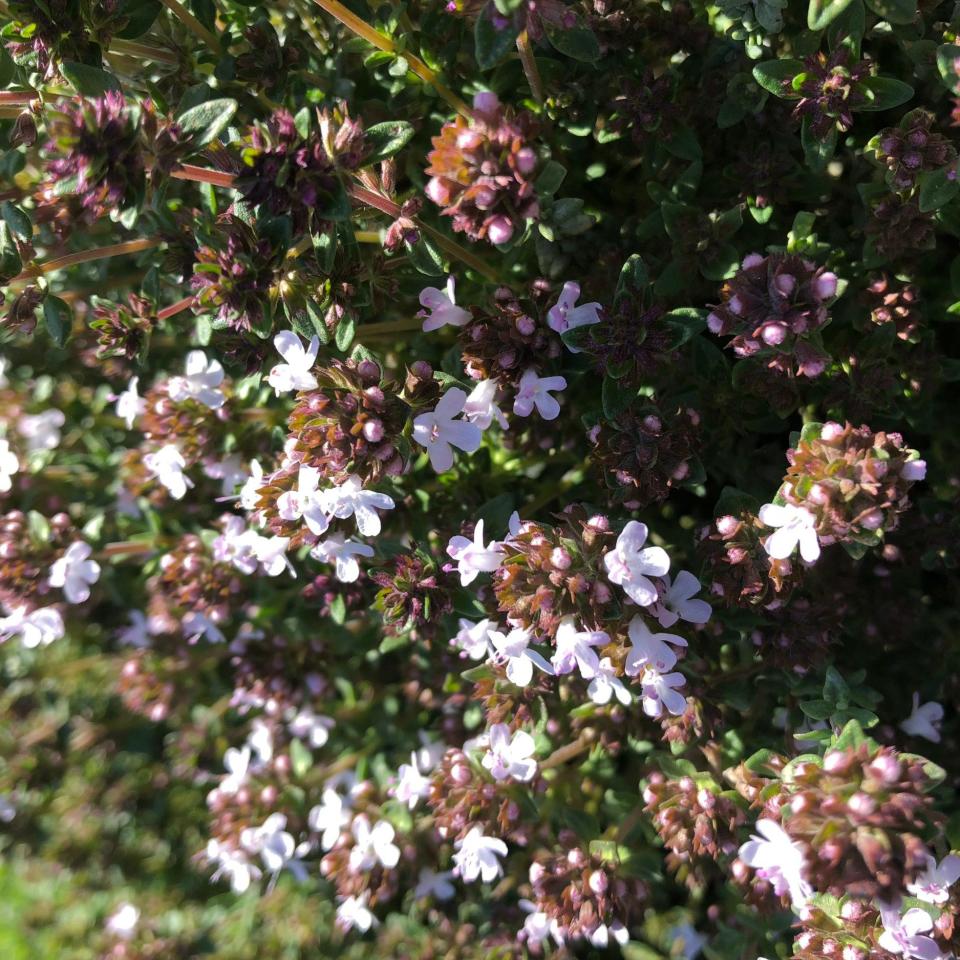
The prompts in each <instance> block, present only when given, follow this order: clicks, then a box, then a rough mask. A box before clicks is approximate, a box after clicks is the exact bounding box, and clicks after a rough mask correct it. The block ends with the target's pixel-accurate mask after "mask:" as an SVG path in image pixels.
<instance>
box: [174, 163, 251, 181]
mask: <svg viewBox="0 0 960 960" xmlns="http://www.w3.org/2000/svg"><path fill="white" fill-rule="evenodd" d="M170 176H171V177H173V179H174V180H191V181H193V182H194V183H212V184H213V185H214V186H215V187H232V186H233V184H234V180H236V177H235V176H234V175H233V174H232V173H224V172H223V171H222V170H209V169H208V168H207V167H195V166H194V165H193V164H192V163H182V164H180V166H179V167H177V169H176V170H174V171H173V172H172V173H171V174H170Z"/></svg>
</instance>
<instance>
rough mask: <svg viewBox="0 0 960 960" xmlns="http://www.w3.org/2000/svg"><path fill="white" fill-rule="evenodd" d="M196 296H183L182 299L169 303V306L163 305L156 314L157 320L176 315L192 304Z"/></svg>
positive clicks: (167, 318)
mask: <svg viewBox="0 0 960 960" xmlns="http://www.w3.org/2000/svg"><path fill="white" fill-rule="evenodd" d="M196 299H197V298H196V297H195V296H193V295H192V294H191V295H190V296H189V297H184V298H183V299H182V300H178V301H177V302H176V303H171V304H170V306H169V307H164V308H163V309H162V310H161V311H160V312H159V313H158V314H157V319H158V320H169V319H170V317H174V316H176V315H177V314H178V313H181V312H182V311H184V310H186V309H188V308H189V307H192V306H193V303H194V301H195V300H196Z"/></svg>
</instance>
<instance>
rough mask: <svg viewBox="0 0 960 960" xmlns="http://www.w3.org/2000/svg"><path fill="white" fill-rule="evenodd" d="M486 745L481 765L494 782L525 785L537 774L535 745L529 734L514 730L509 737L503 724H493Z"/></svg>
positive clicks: (508, 731)
mask: <svg viewBox="0 0 960 960" xmlns="http://www.w3.org/2000/svg"><path fill="white" fill-rule="evenodd" d="M487 743H488V749H487V753H486V754H484V757H483V760H482V763H483V766H484V767H485V769H487V770H489V771H490V775H491V776H492V777H493V779H494V780H507V779H513V780H519V781H520V782H522V783H526V782H527V781H528V780H532V779H533V777H534V775H535V774H536V772H537V761H536V760H534V759H533V754H534V752H535V750H536V745H535V744H534V742H533V737H531V736H530V734H529V733H527V732H526V731H525V730H516V731H514V733H513V736H512V737H511V735H510V728H509V727H508V726H507V725H506V724H505V723H495V724H493V726H491V727H490V731H489V735H488V740H487Z"/></svg>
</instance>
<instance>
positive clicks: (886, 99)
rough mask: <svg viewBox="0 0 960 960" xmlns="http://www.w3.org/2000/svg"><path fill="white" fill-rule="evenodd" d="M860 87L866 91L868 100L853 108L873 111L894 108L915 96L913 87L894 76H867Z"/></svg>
mask: <svg viewBox="0 0 960 960" xmlns="http://www.w3.org/2000/svg"><path fill="white" fill-rule="evenodd" d="M860 89H861V90H864V91H866V93H867V97H868V99H867V102H866V103H860V104H857V106H855V107H854V108H853V109H854V110H859V111H865V112H871V113H872V112H876V111H878V110H892V109H893V108H894V107H899V106H901V105H902V104H904V103H906V102H907V101H908V100H910V99H911V97H913V87H911V86H910V84H909V83H904V82H903V81H902V80H894V79H893V77H867V79H866V80H864V81H863V82H862V83H861V84H860Z"/></svg>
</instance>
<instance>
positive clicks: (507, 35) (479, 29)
mask: <svg viewBox="0 0 960 960" xmlns="http://www.w3.org/2000/svg"><path fill="white" fill-rule="evenodd" d="M493 9H494V4H493V3H489V4H487V6H486V8H485V9H484V10H482V11H481V12H480V16H478V17H477V22H476V24H475V25H474V28H473V49H474V56H476V58H477V66H478V67H479V68H480V69H481V70H492V69H493V68H494V67H495V66H496V65H497V64H498V63H499V62H500V61H501V60H502V59H503V58H504V57H505V56H506V55H507V54H508V53H510V52H511V51H512V50H513V49H514V47H515V45H516V42H517V35H518V33H519V31H518V30H517V28H516V27H515V26H514V25H513V23H512V21H511V22H510V23H509V24H508V25H507V26H505V27H504V28H503V29H502V30H498V29H497V27H496V26H494V23H493Z"/></svg>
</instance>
